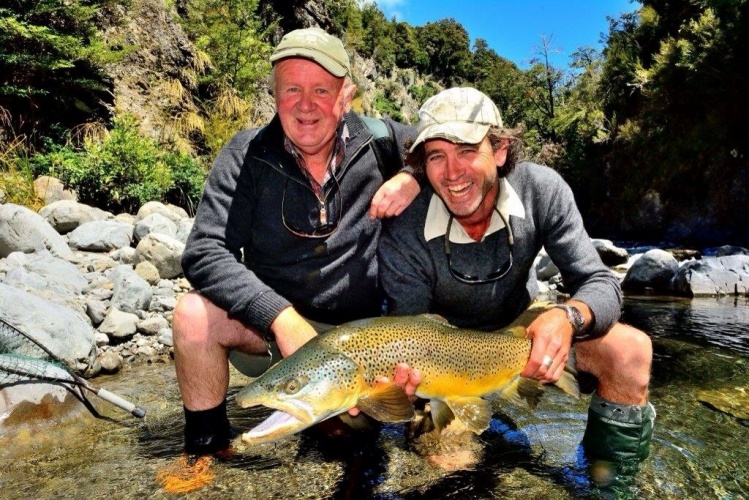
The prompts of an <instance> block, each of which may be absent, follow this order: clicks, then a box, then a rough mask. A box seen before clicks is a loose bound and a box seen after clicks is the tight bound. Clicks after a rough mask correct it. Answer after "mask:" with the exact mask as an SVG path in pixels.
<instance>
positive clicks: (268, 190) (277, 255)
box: [182, 113, 413, 333]
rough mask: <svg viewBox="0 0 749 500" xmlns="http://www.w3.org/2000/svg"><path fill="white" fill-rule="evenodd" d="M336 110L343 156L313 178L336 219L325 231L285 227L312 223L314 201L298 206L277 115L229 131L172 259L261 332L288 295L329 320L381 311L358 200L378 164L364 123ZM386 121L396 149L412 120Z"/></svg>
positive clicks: (367, 193)
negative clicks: (181, 248) (324, 175)
mask: <svg viewBox="0 0 749 500" xmlns="http://www.w3.org/2000/svg"><path fill="white" fill-rule="evenodd" d="M344 119H345V121H346V125H347V127H348V130H349V140H348V142H347V143H346V150H345V157H344V159H343V161H342V162H341V164H340V165H339V167H338V168H337V170H336V174H335V175H336V179H335V180H330V181H328V182H326V184H325V186H324V187H323V189H324V190H325V192H326V193H327V194H328V200H329V204H328V207H327V208H328V211H329V212H330V214H331V217H332V218H334V219H338V220H339V223H338V224H339V225H338V228H337V230H336V231H335V232H333V233H332V234H331V235H330V236H328V237H326V238H319V239H314V238H303V237H300V236H297V235H294V234H292V232H290V231H289V230H288V229H286V227H285V226H284V220H285V221H286V223H287V224H292V225H293V228H294V229H297V228H302V229H304V226H305V222H306V223H307V225H308V227H309V228H313V226H312V225H310V224H309V222H310V221H312V222H314V221H316V218H317V217H318V215H319V210H317V209H315V210H308V208H309V207H310V204H309V203H308V202H309V201H310V199H311V200H312V201H313V202H314V200H315V198H314V194H313V193H312V192H311V187H310V183H309V180H308V179H307V178H306V177H305V176H304V174H303V173H302V171H301V170H300V168H299V166H298V165H297V163H296V161H295V160H294V158H293V157H292V156H291V155H290V154H289V153H288V152H287V151H286V150H285V149H284V146H283V137H284V136H283V130H282V128H281V125H280V121H279V120H278V117H275V118H274V119H273V120H272V121H271V123H270V124H268V125H267V126H266V127H263V128H261V129H252V130H245V131H242V132H240V133H238V134H237V135H236V136H234V138H232V140H231V141H230V142H229V143H228V144H227V145H226V146H225V147H224V149H223V150H222V151H221V153H220V154H219V155H218V157H217V158H216V161H215V162H214V164H213V168H212V170H211V172H210V174H209V176H208V179H207V182H206V186H205V191H204V194H203V198H202V199H201V202H200V205H199V206H198V210H197V213H196V216H195V224H194V226H193V229H192V232H191V234H190V236H189V238H188V240H187V244H186V247H185V252H184V254H183V257H182V267H183V269H184V272H185V276H186V277H187V279H188V280H189V281H190V283H191V284H192V286H193V287H195V289H197V290H198V291H199V292H200V293H201V294H203V295H204V296H205V297H206V298H208V299H209V300H211V301H212V302H213V303H214V304H216V305H218V306H219V307H221V308H222V309H225V310H226V311H228V313H229V316H230V317H232V318H236V319H239V320H241V321H243V322H244V323H246V324H248V325H250V326H253V327H255V328H257V329H259V330H260V331H262V332H264V333H267V332H268V331H269V328H270V324H271V323H272V322H273V320H274V319H275V318H276V316H278V314H279V313H280V312H281V311H282V310H283V309H284V308H286V307H288V306H289V305H293V306H294V307H295V308H296V309H297V311H299V313H301V314H302V315H303V316H305V317H307V318H309V319H312V320H315V321H320V322H323V323H329V324H339V323H342V322H345V321H350V320H353V319H357V318H363V317H369V316H377V315H380V314H381V310H382V300H383V296H382V291H381V287H380V286H379V282H378V268H377V259H376V252H377V241H378V238H379V235H380V228H381V227H380V221H379V220H372V219H370V217H369V213H368V210H369V206H370V202H371V200H372V197H373V196H374V194H375V192H376V191H377V189H379V187H380V186H381V185H382V182H383V174H382V173H381V172H380V169H379V168H378V165H377V161H376V157H375V154H374V152H373V151H372V148H371V147H370V145H371V142H372V139H373V137H372V133H371V132H370V131H369V129H368V128H367V127H366V125H365V124H364V123H363V121H362V120H361V119H360V118H359V117H358V116H357V115H356V114H355V113H348V114H347V115H346V116H345V117H344ZM387 124H388V126H389V127H390V129H391V130H392V132H393V133H392V137H394V138H395V140H396V143H397V145H398V147H399V148H400V150H401V151H402V144H403V140H404V139H405V137H406V136H408V135H413V129H412V128H410V127H406V126H403V125H400V124H398V123H397V122H393V121H389V120H388V121H387ZM402 166H403V165H402V163H401V164H400V165H397V166H396V167H395V168H392V167H388V168H387V170H388V171H391V172H397V171H398V170H399V169H400V168H402ZM305 190H306V191H305ZM337 190H340V192H339V194H336V191H337ZM311 206H312V207H313V208H314V207H315V204H314V203H312V205H311ZM305 210H307V211H306V212H305ZM312 212H314V213H312ZM305 214H306V215H305ZM313 216H314V217H313ZM284 217H285V219H284ZM305 218H306V219H307V220H306V221H305Z"/></svg>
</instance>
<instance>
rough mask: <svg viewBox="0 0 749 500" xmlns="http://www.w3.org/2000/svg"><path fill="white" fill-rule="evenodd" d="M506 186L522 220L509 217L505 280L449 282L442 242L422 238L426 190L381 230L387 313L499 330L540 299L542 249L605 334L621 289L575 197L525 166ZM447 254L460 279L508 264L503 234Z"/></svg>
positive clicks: (552, 177) (549, 174) (539, 169)
mask: <svg viewBox="0 0 749 500" xmlns="http://www.w3.org/2000/svg"><path fill="white" fill-rule="evenodd" d="M506 181H507V182H508V183H509V185H510V186H511V187H512V189H513V190H514V191H515V193H517V195H518V197H519V201H520V202H521V203H522V207H523V209H524V212H525V213H524V216H522V217H520V216H516V215H510V217H509V218H510V227H511V228H512V232H513V236H514V240H515V245H514V252H513V253H514V255H513V257H514V263H513V266H512V269H511V270H510V272H509V274H508V275H507V276H505V277H504V278H502V279H500V280H499V281H495V282H493V283H488V284H464V283H461V282H459V281H458V280H456V279H455V278H453V277H452V275H451V274H450V272H449V269H448V267H447V259H446V256H445V251H444V238H445V237H444V236H439V237H436V238H433V239H430V240H429V241H427V240H426V238H425V231H424V230H425V225H426V224H427V222H426V220H427V218H426V215H427V212H428V209H429V203H430V200H431V198H432V195H433V194H434V192H433V191H432V189H431V188H427V189H424V190H422V192H421V193H420V195H419V196H418V197H417V198H416V200H414V202H413V203H412V204H411V205H410V206H409V207H408V208H407V209H406V210H405V211H404V212H403V213H402V214H401V215H400V216H399V217H397V218H395V219H394V220H392V221H388V222H387V223H386V224H385V226H384V229H383V234H382V236H381V238H380V247H379V256H380V278H381V281H382V284H383V287H384V289H385V293H386V296H387V301H388V312H389V313H390V314H397V315H404V314H420V313H425V312H431V313H436V314H439V315H441V316H443V317H445V318H446V319H447V320H448V321H450V323H452V324H454V325H456V326H460V327H464V328H475V329H481V330H496V329H499V328H502V327H504V326H506V325H508V324H509V323H511V322H512V321H513V320H514V319H515V318H516V317H517V316H518V315H519V314H520V313H521V312H523V311H524V310H525V309H526V308H527V307H528V306H529V305H530V303H531V302H532V300H533V299H534V298H535V297H536V295H537V294H538V285H537V281H536V274H535V268H534V267H533V262H534V259H535V257H536V255H537V254H538V252H539V250H540V249H541V247H544V248H545V249H546V251H547V252H548V254H549V256H550V257H551V259H552V260H553V261H554V263H555V264H556V265H557V267H558V268H559V270H560V271H561V274H562V277H563V279H564V283H565V285H566V286H567V287H569V289H570V290H571V291H572V295H573V298H575V299H578V300H580V301H582V302H585V303H586V304H587V305H588V306H590V308H591V310H592V311H593V315H594V318H595V323H594V325H593V326H592V328H593V329H594V331H595V332H605V331H608V329H610V328H611V327H612V326H613V325H614V323H616V321H618V319H619V316H620V312H621V300H622V298H621V290H620V287H619V282H618V280H617V279H616V277H615V276H614V275H613V274H612V273H611V271H610V270H609V269H608V268H607V267H606V266H605V265H604V264H603V263H602V262H601V259H600V257H599V256H598V252H597V251H596V250H595V248H594V247H593V244H592V243H591V241H590V237H589V236H588V234H587V233H586V231H585V227H584V226H583V221H582V217H581V216H580V213H579V211H578V209H577V206H576V204H575V200H574V197H573V194H572V190H571V189H570V188H569V186H568V185H567V184H566V183H565V182H564V180H563V179H562V178H561V177H560V176H559V175H558V174H557V173H556V172H555V171H554V170H552V169H550V168H548V167H544V166H540V165H536V164H533V163H528V162H523V163H520V164H518V165H517V166H516V168H515V170H514V171H513V172H512V173H511V174H510V175H508V176H507V177H506ZM521 211H522V210H521ZM454 224H457V222H454ZM440 230H441V231H443V232H444V230H445V228H444V227H442V228H440ZM451 247H452V248H451V254H452V262H453V268H454V269H456V270H458V271H460V272H462V273H464V274H470V275H477V276H486V275H487V274H489V273H491V272H492V271H494V270H496V269H498V268H499V267H501V265H502V264H503V263H505V262H506V261H507V259H508V258H509V250H508V244H507V230H506V229H501V230H500V231H498V232H495V233H492V234H490V235H488V236H486V238H485V239H484V240H483V241H481V242H474V243H466V244H458V243H452V244H451Z"/></svg>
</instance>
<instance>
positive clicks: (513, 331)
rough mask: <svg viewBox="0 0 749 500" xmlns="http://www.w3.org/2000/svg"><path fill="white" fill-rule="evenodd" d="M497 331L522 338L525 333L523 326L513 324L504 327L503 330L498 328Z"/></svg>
mask: <svg viewBox="0 0 749 500" xmlns="http://www.w3.org/2000/svg"><path fill="white" fill-rule="evenodd" d="M499 333H501V334H503V335H509V336H511V337H518V338H521V339H524V338H525V335H526V332H525V327H524V326H513V327H512V328H505V329H504V330H500V331H499Z"/></svg>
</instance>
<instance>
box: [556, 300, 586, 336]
mask: <svg viewBox="0 0 749 500" xmlns="http://www.w3.org/2000/svg"><path fill="white" fill-rule="evenodd" d="M554 307H555V308H556V309H561V310H563V311H564V312H566V313H567V321H569V322H570V324H571V325H572V337H573V338H575V339H581V338H583V336H582V335H581V334H582V332H583V330H584V329H585V319H584V318H583V313H581V312H580V309H578V308H577V307H575V306H571V305H569V304H555V305H554Z"/></svg>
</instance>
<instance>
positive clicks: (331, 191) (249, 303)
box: [173, 28, 420, 454]
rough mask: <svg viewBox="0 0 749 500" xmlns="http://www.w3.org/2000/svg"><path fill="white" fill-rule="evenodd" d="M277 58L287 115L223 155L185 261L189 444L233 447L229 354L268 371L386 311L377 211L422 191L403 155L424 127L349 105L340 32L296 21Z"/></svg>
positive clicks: (282, 110)
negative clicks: (338, 328) (346, 326)
mask: <svg viewBox="0 0 749 500" xmlns="http://www.w3.org/2000/svg"><path fill="white" fill-rule="evenodd" d="M270 61H271V62H272V63H273V72H272V77H271V88H272V91H273V95H274V97H275V101H276V111H277V112H276V116H275V117H274V118H273V119H272V120H271V121H270V123H268V124H267V125H265V126H264V127H260V128H255V129H250V130H244V131H242V132H239V133H238V134H237V135H235V136H234V137H233V138H232V139H231V140H230V142H229V143H228V144H227V145H226V146H225V147H224V149H223V150H222V151H221V153H220V154H219V155H218V157H217V158H216V160H215V162H214V164H213V168H212V170H211V173H210V175H209V176H208V180H207V182H206V186H205V192H204V194H203V198H202V200H201V202H200V205H199V206H198V210H197V213H196V216H195V224H194V226H193V230H192V232H191V234H190V236H189V238H188V240H187V244H186V246H185V252H184V255H183V258H182V267H183V269H184V272H185V276H186V277H187V279H188V280H189V281H190V283H191V284H192V286H193V287H194V288H195V290H194V291H192V292H190V293H188V294H186V295H185V296H183V297H182V298H180V300H179V302H178V304H177V307H176V309H175V311H174V325H173V327H174V360H175V368H176V372H177V381H178V384H179V389H180V392H181V394H182V400H183V403H184V411H185V450H186V451H187V452H188V453H190V454H205V453H213V452H215V451H219V450H222V449H225V448H227V447H228V446H229V443H230V440H231V438H232V431H231V428H230V426H229V421H228V419H227V415H226V392H227V388H228V382H229V360H231V362H232V363H233V364H234V365H235V366H236V367H237V368H238V369H240V371H242V372H243V373H245V374H246V375H249V376H257V375H259V374H260V373H262V372H263V371H264V370H266V369H267V368H268V367H269V366H270V365H271V364H272V363H274V362H275V361H277V360H278V359H279V358H280V357H281V356H287V355H289V354H291V353H292V352H294V351H295V350H296V349H298V348H299V347H300V346H301V345H302V344H304V343H305V342H307V341H308V340H309V339H311V338H312V337H313V336H315V335H316V334H317V333H319V332H321V331H324V330H325V329H327V328H330V327H331V325H337V324H341V323H344V322H347V321H351V320H354V319H359V318H364V317H371V316H378V315H380V313H381V308H382V299H383V296H382V293H381V289H380V286H379V282H378V268H377V260H376V249H377V242H378V238H379V234H380V219H381V218H383V217H391V216H394V215H397V214H399V213H400V212H401V211H402V210H403V209H404V208H405V207H406V206H407V205H408V204H409V203H410V202H411V201H412V200H413V198H414V197H415V196H416V195H417V194H418V192H419V189H420V188H419V185H418V183H417V182H416V180H415V179H414V178H413V176H412V175H411V173H409V170H408V169H407V168H406V167H405V166H404V164H403V161H402V156H403V152H404V148H403V146H402V145H403V143H404V140H405V139H406V138H407V137H411V138H413V137H414V131H413V129H412V128H410V127H406V126H404V125H400V124H398V123H397V122H394V121H391V120H381V121H380V120H377V121H375V122H373V119H371V118H365V117H361V116H359V115H357V114H356V113H354V112H352V111H350V108H351V101H352V99H353V97H354V92H355V91H356V86H355V85H354V84H353V83H352V81H351V67H350V63H349V57H348V54H347V53H346V50H345V49H344V47H343V44H342V43H341V41H340V40H339V39H338V38H336V37H334V36H331V35H329V34H328V33H326V32H324V31H323V30H320V29H317V28H309V29H300V30H295V31H292V32H290V33H288V34H286V35H285V36H284V37H283V39H282V40H281V42H280V43H279V45H278V46H277V47H276V49H275V51H274V52H273V55H272V56H271V58H270ZM377 127H379V130H380V131H382V130H383V129H384V130H385V133H384V134H377V137H375V135H373V132H372V130H375V129H376V128H377ZM376 142H377V144H375V143H376ZM388 151H389V154H386V153H387V152H388Z"/></svg>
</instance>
